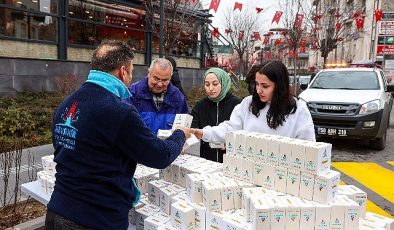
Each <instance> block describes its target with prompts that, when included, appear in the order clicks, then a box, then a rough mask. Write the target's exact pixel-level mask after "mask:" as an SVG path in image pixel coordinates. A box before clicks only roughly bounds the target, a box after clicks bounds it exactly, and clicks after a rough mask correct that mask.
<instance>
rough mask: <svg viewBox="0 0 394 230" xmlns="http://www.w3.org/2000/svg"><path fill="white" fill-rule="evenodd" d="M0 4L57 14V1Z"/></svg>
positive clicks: (7, 0) (8, 0)
mask: <svg viewBox="0 0 394 230" xmlns="http://www.w3.org/2000/svg"><path fill="white" fill-rule="evenodd" d="M0 4H5V5H10V6H14V7H20V8H22V9H26V10H34V11H39V12H43V13H52V14H57V0H0Z"/></svg>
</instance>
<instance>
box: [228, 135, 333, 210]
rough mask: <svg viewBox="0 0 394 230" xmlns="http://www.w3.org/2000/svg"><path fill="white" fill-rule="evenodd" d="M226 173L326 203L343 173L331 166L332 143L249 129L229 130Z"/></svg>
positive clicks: (329, 200) (330, 199) (269, 187)
mask: <svg viewBox="0 0 394 230" xmlns="http://www.w3.org/2000/svg"><path fill="white" fill-rule="evenodd" d="M226 144H227V146H234V148H233V147H232V148H230V149H229V150H228V151H227V154H226V155H224V158H223V165H224V174H225V175H227V176H229V177H232V178H235V179H239V180H243V181H246V182H249V183H254V184H256V185H259V186H262V187H264V188H268V189H274V190H277V191H279V192H283V193H286V194H290V195H294V196H299V197H301V198H304V199H307V200H311V201H316V202H319V203H323V204H326V203H328V202H331V201H333V200H334V197H335V195H336V194H337V193H338V184H339V180H340V173H339V172H337V171H333V170H330V164H331V147H332V146H331V144H328V143H322V142H311V141H304V140H299V139H293V138H288V137H282V136H275V135H267V134H261V133H252V132H246V131H236V132H229V133H227V134H226Z"/></svg>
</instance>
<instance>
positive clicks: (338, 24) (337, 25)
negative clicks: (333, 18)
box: [335, 22, 341, 32]
mask: <svg viewBox="0 0 394 230" xmlns="http://www.w3.org/2000/svg"><path fill="white" fill-rule="evenodd" d="M340 29H341V23H340V22H337V23H336V24H335V30H336V31H337V32H338V31H339V30H340Z"/></svg>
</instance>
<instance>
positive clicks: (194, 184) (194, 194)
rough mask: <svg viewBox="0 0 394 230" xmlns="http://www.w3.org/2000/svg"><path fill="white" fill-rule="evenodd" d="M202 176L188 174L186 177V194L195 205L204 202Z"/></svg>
mask: <svg viewBox="0 0 394 230" xmlns="http://www.w3.org/2000/svg"><path fill="white" fill-rule="evenodd" d="M203 180H204V179H203V177H201V175H200V174H197V173H194V174H188V175H187V176H186V192H187V196H188V197H189V200H190V201H191V202H193V203H200V202H202V181H203Z"/></svg>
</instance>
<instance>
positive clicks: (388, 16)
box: [382, 12, 394, 20]
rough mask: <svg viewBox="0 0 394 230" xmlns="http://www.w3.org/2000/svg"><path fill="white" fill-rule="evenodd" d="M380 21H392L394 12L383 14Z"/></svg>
mask: <svg viewBox="0 0 394 230" xmlns="http://www.w3.org/2000/svg"><path fill="white" fill-rule="evenodd" d="M382 19H383V20H385V19H388V20H391V19H394V12H383V16H382Z"/></svg>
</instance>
